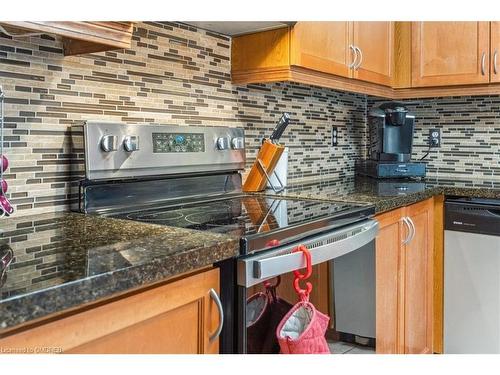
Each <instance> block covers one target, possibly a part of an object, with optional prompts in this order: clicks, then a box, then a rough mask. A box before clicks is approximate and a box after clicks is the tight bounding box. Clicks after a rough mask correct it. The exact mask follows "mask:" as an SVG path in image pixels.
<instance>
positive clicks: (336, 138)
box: [332, 126, 339, 146]
mask: <svg viewBox="0 0 500 375" xmlns="http://www.w3.org/2000/svg"><path fill="white" fill-rule="evenodd" d="M338 145H339V131H338V130H337V127H336V126H332V146H338Z"/></svg>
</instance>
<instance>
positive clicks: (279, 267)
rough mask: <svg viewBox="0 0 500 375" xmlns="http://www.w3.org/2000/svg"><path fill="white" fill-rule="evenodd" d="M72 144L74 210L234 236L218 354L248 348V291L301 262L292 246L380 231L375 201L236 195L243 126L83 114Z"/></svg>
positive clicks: (329, 249)
mask: <svg viewBox="0 0 500 375" xmlns="http://www.w3.org/2000/svg"><path fill="white" fill-rule="evenodd" d="M72 141H73V148H74V150H75V151H74V154H79V155H81V153H82V150H83V161H81V162H80V163H74V165H75V172H74V173H75V174H76V175H78V176H80V178H79V180H78V181H77V182H76V183H75V184H74V186H73V189H74V191H73V196H74V197H75V203H74V205H73V210H75V211H79V212H83V213H86V214H98V215H106V216H109V217H115V218H121V219H127V220H135V221H141V222H148V223H154V224H160V225H168V226H173V227H183V228H190V229H194V230H199V231H210V232H217V233H221V234H225V235H229V236H233V237H236V238H239V240H240V255H239V256H238V257H236V258H234V259H227V260H224V261H222V262H220V264H218V265H217V266H218V267H220V272H221V296H220V298H221V301H222V305H223V311H224V324H223V329H222V332H221V345H220V347H221V352H223V353H235V352H239V353H246V352H247V330H246V325H247V317H246V307H245V306H246V300H247V294H248V293H249V289H248V288H250V287H252V286H254V285H256V284H258V283H261V282H262V281H264V280H266V279H270V278H272V277H275V276H278V275H281V274H284V273H287V272H291V271H293V270H295V269H298V268H301V267H302V266H303V265H304V264H303V259H302V257H301V255H299V254H298V253H293V254H292V253H291V250H292V249H293V248H294V247H295V246H297V245H298V244H305V245H307V246H309V247H310V248H311V249H312V251H311V253H312V259H313V263H314V264H318V263H321V262H325V261H331V260H332V259H335V258H339V257H342V256H345V255H346V254H348V253H351V252H353V251H354V250H358V249H361V248H365V247H366V246H368V245H370V244H373V240H374V237H375V235H376V232H377V228H378V227H377V224H376V222H375V221H374V220H372V219H370V217H371V216H372V215H373V213H374V209H373V207H372V206H366V205H361V204H359V205H358V204H353V203H343V202H323V201H315V200H309V199H292V198H287V197H283V196H277V195H265V194H245V193H243V192H242V172H243V170H244V168H245V148H244V145H245V140H244V132H243V130H242V129H238V128H227V127H195V126H189V127H187V126H171V125H145V124H141V125H135V124H122V123H110V122H97V121H87V122H86V123H85V124H83V125H78V126H73V127H72ZM80 160H81V159H80ZM271 240H277V241H279V244H280V245H279V246H276V247H273V248H272V249H270V248H269V247H268V244H269V243H270V241H271ZM372 247H373V246H372ZM339 259H340V258H339Z"/></svg>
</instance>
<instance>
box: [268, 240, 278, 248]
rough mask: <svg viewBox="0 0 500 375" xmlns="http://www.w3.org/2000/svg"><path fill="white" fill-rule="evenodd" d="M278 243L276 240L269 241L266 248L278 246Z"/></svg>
mask: <svg viewBox="0 0 500 375" xmlns="http://www.w3.org/2000/svg"><path fill="white" fill-rule="evenodd" d="M279 244H280V242H279V241H278V240H271V241H269V242H268V243H266V246H267V247H274V246H279Z"/></svg>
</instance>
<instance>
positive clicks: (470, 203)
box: [444, 198, 500, 235]
mask: <svg viewBox="0 0 500 375" xmlns="http://www.w3.org/2000/svg"><path fill="white" fill-rule="evenodd" d="M444 229H445V230H452V231H458V232H471V233H479V234H491V235H500V200H496V199H478V198H477V199H476V198H456V199H448V200H446V202H445V220H444Z"/></svg>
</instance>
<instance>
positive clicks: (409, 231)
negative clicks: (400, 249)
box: [402, 216, 411, 245]
mask: <svg viewBox="0 0 500 375" xmlns="http://www.w3.org/2000/svg"><path fill="white" fill-rule="evenodd" d="M402 220H403V223H405V225H406V228H408V235H407V236H406V238H405V239H404V240H403V245H406V244H407V243H408V242H410V237H411V226H410V223H409V222H408V218H407V217H406V216H405V217H403V219H402Z"/></svg>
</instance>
